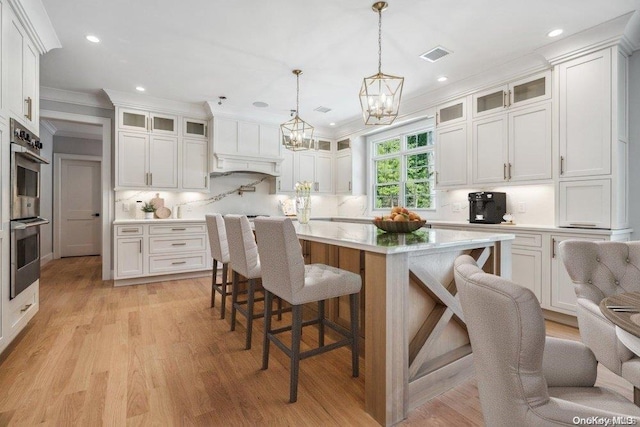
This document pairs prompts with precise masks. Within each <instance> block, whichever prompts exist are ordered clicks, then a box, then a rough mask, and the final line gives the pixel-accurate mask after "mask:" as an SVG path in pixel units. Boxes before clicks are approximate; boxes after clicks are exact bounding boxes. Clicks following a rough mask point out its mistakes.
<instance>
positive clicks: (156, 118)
mask: <svg viewBox="0 0 640 427" xmlns="http://www.w3.org/2000/svg"><path fill="white" fill-rule="evenodd" d="M118 128H119V129H120V130H127V131H134V132H151V133H154V134H164V135H177V134H178V117H177V116H174V115H171V114H162V113H154V112H149V111H145V110H138V109H134V108H118Z"/></svg>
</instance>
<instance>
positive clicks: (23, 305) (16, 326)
mask: <svg viewBox="0 0 640 427" xmlns="http://www.w3.org/2000/svg"><path fill="white" fill-rule="evenodd" d="M39 286H40V285H39V283H38V284H33V285H31V286H29V288H27V289H26V290H24V291H22V293H20V295H18V296H17V297H16V298H15V299H13V300H11V301H10V307H9V309H10V313H9V319H10V320H9V324H10V326H11V333H10V335H14V334H15V333H17V332H18V331H19V330H20V329H22V326H23V323H24V322H26V319H27V318H28V317H30V316H31V315H33V314H34V312H35V311H36V310H37V308H38V289H39Z"/></svg>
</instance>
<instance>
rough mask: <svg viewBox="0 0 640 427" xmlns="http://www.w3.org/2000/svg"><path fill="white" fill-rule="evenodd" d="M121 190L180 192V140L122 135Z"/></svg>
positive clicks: (119, 185) (119, 168) (117, 174)
mask: <svg viewBox="0 0 640 427" xmlns="http://www.w3.org/2000/svg"><path fill="white" fill-rule="evenodd" d="M117 151H118V155H117V159H118V163H117V164H116V170H117V173H116V176H117V178H118V182H117V183H116V188H117V189H123V188H154V189H156V188H157V189H170V190H171V189H173V190H176V189H178V138H176V137H169V136H156V135H152V136H150V135H149V134H146V133H142V132H141V133H136V132H131V133H129V132H119V134H118V146H117Z"/></svg>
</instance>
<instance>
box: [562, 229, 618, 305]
mask: <svg viewBox="0 0 640 427" xmlns="http://www.w3.org/2000/svg"><path fill="white" fill-rule="evenodd" d="M563 240H589V241H596V240H605V238H604V237H600V236H588V235H581V234H577V235H571V234H568V235H567V234H562V235H559V234H557V235H552V236H551V292H550V298H551V301H550V303H551V308H552V309H553V310H555V311H559V312H561V313H565V314H571V315H573V316H575V315H576V300H577V298H576V292H575V290H574V286H575V285H574V284H573V282H572V281H571V278H570V277H569V273H567V269H566V268H565V267H564V263H563V262H562V259H560V255H559V254H558V244H559V243H560V242H562V241H563Z"/></svg>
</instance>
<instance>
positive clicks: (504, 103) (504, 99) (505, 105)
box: [502, 90, 509, 108]
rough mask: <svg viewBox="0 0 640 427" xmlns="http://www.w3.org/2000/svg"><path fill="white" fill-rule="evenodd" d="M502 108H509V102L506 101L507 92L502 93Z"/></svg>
mask: <svg viewBox="0 0 640 427" xmlns="http://www.w3.org/2000/svg"><path fill="white" fill-rule="evenodd" d="M502 106H503V107H504V108H507V107H508V106H509V101H508V100H507V91H506V90H503V91H502Z"/></svg>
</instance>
